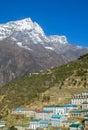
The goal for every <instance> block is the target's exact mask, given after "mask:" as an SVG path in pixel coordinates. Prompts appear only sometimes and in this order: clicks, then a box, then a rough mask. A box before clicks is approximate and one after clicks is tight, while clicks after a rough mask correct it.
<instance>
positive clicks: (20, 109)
mask: <svg viewBox="0 0 88 130" xmlns="http://www.w3.org/2000/svg"><path fill="white" fill-rule="evenodd" d="M24 110H25V108H16V109H15V111H24Z"/></svg>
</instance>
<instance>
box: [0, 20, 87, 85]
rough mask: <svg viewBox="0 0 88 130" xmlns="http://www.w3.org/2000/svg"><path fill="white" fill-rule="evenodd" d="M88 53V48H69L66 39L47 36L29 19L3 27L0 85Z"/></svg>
mask: <svg viewBox="0 0 88 130" xmlns="http://www.w3.org/2000/svg"><path fill="white" fill-rule="evenodd" d="M86 53H88V48H83V47H79V46H76V45H72V44H69V43H68V41H67V38H66V36H58V35H53V36H46V35H45V33H44V31H43V29H42V28H41V27H40V26H39V25H38V24H37V23H36V22H33V21H32V20H31V19H30V18H26V19H23V20H18V21H13V22H8V23H6V24H0V84H1V85H3V84H5V83H7V82H9V81H12V80H13V79H16V78H19V77H20V76H24V75H26V74H29V73H33V72H38V71H40V70H46V69H48V68H50V67H52V66H53V67H54V66H59V65H62V64H66V63H67V62H69V61H72V60H75V59H77V58H78V57H80V56H81V55H83V54H86Z"/></svg>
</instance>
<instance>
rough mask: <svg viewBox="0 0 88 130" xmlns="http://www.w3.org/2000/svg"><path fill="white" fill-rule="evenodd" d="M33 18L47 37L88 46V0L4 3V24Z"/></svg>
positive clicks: (0, 4)
mask: <svg viewBox="0 0 88 130" xmlns="http://www.w3.org/2000/svg"><path fill="white" fill-rule="evenodd" d="M28 17H30V18H31V19H32V20H33V21H36V22H37V23H38V24H39V25H40V26H41V27H42V28H43V30H44V32H45V34H46V35H65V36H66V37H67V40H68V42H69V43H71V44H75V45H79V46H84V47H88V0H0V24H2V23H6V22H9V21H15V20H21V19H24V18H28Z"/></svg>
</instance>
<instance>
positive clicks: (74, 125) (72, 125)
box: [70, 124, 80, 128]
mask: <svg viewBox="0 0 88 130" xmlns="http://www.w3.org/2000/svg"><path fill="white" fill-rule="evenodd" d="M79 126H80V124H71V125H70V127H75V128H77V127H79Z"/></svg>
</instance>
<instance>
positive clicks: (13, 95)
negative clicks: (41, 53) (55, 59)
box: [0, 55, 88, 111]
mask: <svg viewBox="0 0 88 130" xmlns="http://www.w3.org/2000/svg"><path fill="white" fill-rule="evenodd" d="M87 88H88V55H85V56H83V57H81V58H80V59H79V60H77V61H75V62H71V63H69V64H68V65H63V66H61V67H57V68H54V69H50V70H47V71H46V72H45V73H40V74H33V75H29V76H26V77H23V78H21V79H18V80H16V81H14V82H12V83H9V84H7V85H5V86H3V87H1V89H0V97H1V98H0V109H1V110H2V111H3V110H7V108H8V109H12V108H14V107H23V106H28V107H29V106H30V107H31V108H39V107H40V108H41V107H42V106H43V105H44V104H47V103H48V104H58V103H61V104H63V103H66V102H69V101H70V100H69V99H70V97H71V94H72V93H80V92H81V91H83V90H85V89H87ZM45 95H48V96H49V98H50V100H45V98H44V96H45ZM46 97H47V96H46Z"/></svg>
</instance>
